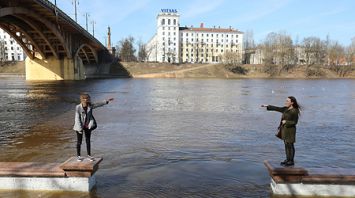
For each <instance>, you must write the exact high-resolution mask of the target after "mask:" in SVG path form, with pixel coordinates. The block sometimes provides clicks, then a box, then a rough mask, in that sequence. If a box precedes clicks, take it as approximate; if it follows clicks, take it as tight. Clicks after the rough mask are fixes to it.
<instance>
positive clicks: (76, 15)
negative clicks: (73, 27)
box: [72, 0, 79, 22]
mask: <svg viewBox="0 0 355 198" xmlns="http://www.w3.org/2000/svg"><path fill="white" fill-rule="evenodd" d="M72 3H73V4H74V11H75V22H78V14H77V7H76V5H79V0H73V2H72Z"/></svg>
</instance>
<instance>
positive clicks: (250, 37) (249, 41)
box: [243, 30, 255, 64]
mask: <svg viewBox="0 0 355 198" xmlns="http://www.w3.org/2000/svg"><path fill="white" fill-rule="evenodd" d="M243 46H244V63H245V64H249V63H250V57H251V55H252V54H253V53H255V42H254V34H253V31H252V30H247V31H246V32H245V33H244V37H243Z"/></svg>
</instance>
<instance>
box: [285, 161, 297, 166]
mask: <svg viewBox="0 0 355 198" xmlns="http://www.w3.org/2000/svg"><path fill="white" fill-rule="evenodd" d="M293 165H295V163H294V162H293V161H288V162H286V163H285V166H293Z"/></svg>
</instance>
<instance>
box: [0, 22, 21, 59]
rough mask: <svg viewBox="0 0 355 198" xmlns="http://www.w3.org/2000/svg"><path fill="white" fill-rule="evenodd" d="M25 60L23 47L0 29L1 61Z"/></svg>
mask: <svg viewBox="0 0 355 198" xmlns="http://www.w3.org/2000/svg"><path fill="white" fill-rule="evenodd" d="M25 58H26V56H25V54H24V52H23V50H22V47H21V46H20V45H19V44H18V43H17V42H16V41H15V39H14V38H12V37H11V36H10V35H9V34H7V33H6V32H5V31H4V30H3V29H1V28H0V61H23V60H24V59H25Z"/></svg>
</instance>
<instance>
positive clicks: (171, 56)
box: [147, 9, 243, 63]
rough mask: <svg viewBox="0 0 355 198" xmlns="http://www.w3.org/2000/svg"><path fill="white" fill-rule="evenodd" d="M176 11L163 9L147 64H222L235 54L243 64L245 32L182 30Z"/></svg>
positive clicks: (212, 29)
mask: <svg viewBox="0 0 355 198" xmlns="http://www.w3.org/2000/svg"><path fill="white" fill-rule="evenodd" d="M179 17H180V15H179V14H178V13H177V11H176V10H175V9H162V10H161V12H160V13H159V14H158V16H157V33H156V34H155V35H154V36H153V38H152V39H151V40H150V41H149V42H148V44H147V51H148V61H153V62H171V63H219V62H222V61H223V60H222V59H223V55H224V54H225V53H228V52H232V53H235V55H236V56H238V57H239V59H240V61H241V60H242V52H243V32H240V31H238V30H236V29H233V28H232V27H229V28H221V27H213V28H205V27H204V24H203V23H201V25H200V27H198V28H194V27H190V28H188V27H180V25H179Z"/></svg>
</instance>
